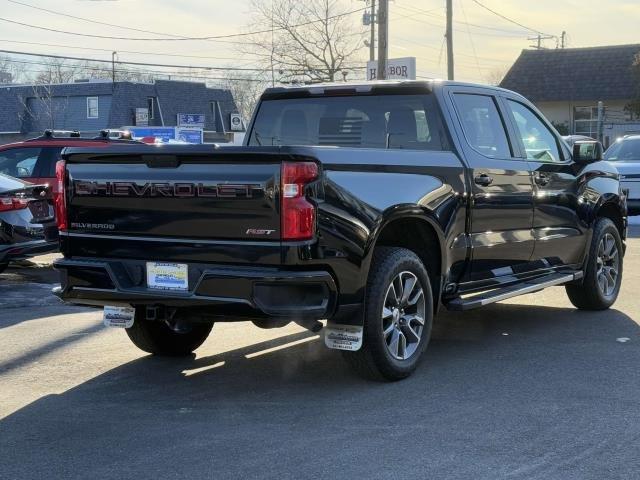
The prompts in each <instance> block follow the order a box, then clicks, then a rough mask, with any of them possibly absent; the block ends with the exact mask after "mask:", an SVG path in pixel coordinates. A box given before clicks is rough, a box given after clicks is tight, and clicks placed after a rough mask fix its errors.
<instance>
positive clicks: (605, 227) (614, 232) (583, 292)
mask: <svg viewBox="0 0 640 480" xmlns="http://www.w3.org/2000/svg"><path fill="white" fill-rule="evenodd" d="M622 252H623V250H622V240H620V233H619V232H618V229H617V228H616V226H615V224H614V223H613V222H612V221H611V220H609V219H608V218H599V219H598V220H597V222H596V224H595V226H594V228H593V237H592V239H591V247H590V248H589V257H588V258H587V264H586V265H585V269H584V279H583V281H582V283H581V284H579V285H567V286H566V290H567V295H568V296H569V300H570V301H571V303H573V305H574V306H575V307H577V308H579V309H581V310H605V309H607V308H609V307H610V306H611V305H613V304H614V302H615V301H616V299H617V298H618V293H620V285H621V284H622Z"/></svg>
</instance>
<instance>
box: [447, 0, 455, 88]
mask: <svg viewBox="0 0 640 480" xmlns="http://www.w3.org/2000/svg"><path fill="white" fill-rule="evenodd" d="M445 36H446V37H447V78H448V79H449V80H453V77H454V70H453V0H447V33H446V34H445Z"/></svg>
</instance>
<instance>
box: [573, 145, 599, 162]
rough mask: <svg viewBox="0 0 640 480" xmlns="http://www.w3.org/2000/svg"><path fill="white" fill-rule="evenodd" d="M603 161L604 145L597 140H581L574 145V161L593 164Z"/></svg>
mask: <svg viewBox="0 0 640 480" xmlns="http://www.w3.org/2000/svg"><path fill="white" fill-rule="evenodd" d="M598 160H602V144H601V143H600V142H597V141H595V140H579V141H577V142H576V143H574V144H573V161H574V162H576V163H582V164H585V163H593V162H597V161H598Z"/></svg>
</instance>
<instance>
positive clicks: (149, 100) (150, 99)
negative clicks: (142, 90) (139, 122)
mask: <svg viewBox="0 0 640 480" xmlns="http://www.w3.org/2000/svg"><path fill="white" fill-rule="evenodd" d="M154 99H155V97H147V109H148V110H149V120H153V119H154V118H155V107H154V104H155V102H154Z"/></svg>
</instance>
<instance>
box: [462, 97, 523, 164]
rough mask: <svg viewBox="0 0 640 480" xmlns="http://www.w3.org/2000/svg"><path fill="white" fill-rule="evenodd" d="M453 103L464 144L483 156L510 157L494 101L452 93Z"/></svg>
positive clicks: (491, 98) (492, 99) (507, 142)
mask: <svg viewBox="0 0 640 480" xmlns="http://www.w3.org/2000/svg"><path fill="white" fill-rule="evenodd" d="M454 101H455V104H456V109H457V110H458V115H459V117H460V121H461V123H462V129H463V130H464V136H465V137H466V139H467V142H468V143H469V145H471V147H473V149H474V150H476V151H477V152H479V153H481V154H482V155H484V156H485V157H490V158H511V156H512V155H511V149H510V148H509V141H508V140H507V133H506V131H505V128H504V124H503V122H502V117H501V116H500V113H499V111H498V107H497V106H496V102H495V99H494V98H493V97H491V96H488V95H478V94H468V93H456V94H454Z"/></svg>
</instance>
